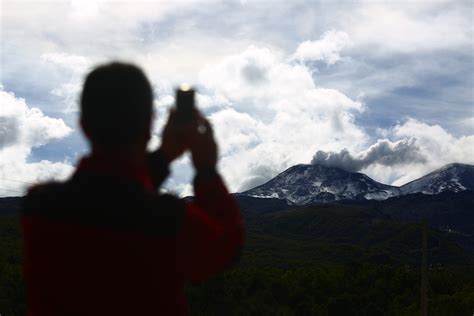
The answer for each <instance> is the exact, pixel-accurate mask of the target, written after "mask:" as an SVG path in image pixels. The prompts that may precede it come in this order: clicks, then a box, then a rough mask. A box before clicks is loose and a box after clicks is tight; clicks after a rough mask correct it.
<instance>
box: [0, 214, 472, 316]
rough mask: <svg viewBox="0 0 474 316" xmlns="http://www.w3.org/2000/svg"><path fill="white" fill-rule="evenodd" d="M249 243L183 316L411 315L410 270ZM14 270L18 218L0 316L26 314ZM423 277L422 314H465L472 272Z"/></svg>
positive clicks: (10, 235)
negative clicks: (325, 258) (424, 311)
mask: <svg viewBox="0 0 474 316" xmlns="http://www.w3.org/2000/svg"><path fill="white" fill-rule="evenodd" d="M257 236H259V235H258V234H257V235H255V234H250V235H249V236H248V243H247V246H246V249H245V250H244V252H243V257H242V258H241V261H240V263H239V264H238V265H237V266H235V267H233V268H231V269H229V270H228V271H227V272H225V273H224V274H222V275H220V276H218V277H216V278H214V279H212V280H209V281H208V282H205V283H202V284H199V285H193V286H188V287H187V289H186V293H187V297H188V301H189V310H190V315H258V316H263V315H397V316H398V315H419V310H420V307H419V302H420V283H421V282H420V278H421V276H420V267H419V266H418V265H417V264H403V263H388V264H385V263H373V262H372V263H370V262H369V263H364V261H362V263H361V261H358V262H355V261H353V262H346V263H341V262H330V261H325V262H323V261H320V260H315V259H314V257H313V256H312V255H311V254H310V253H311V252H314V251H321V250H324V249H325V248H326V247H322V246H321V247H319V248H318V247H316V244H314V243H308V244H305V243H304V242H302V241H296V240H288V239H276V238H275V237H272V236H260V237H257ZM330 248H331V247H330V246H329V245H328V246H327V251H330V250H331V249H330ZM332 250H333V251H334V249H332ZM319 255H320V254H319ZM319 255H317V256H316V257H319ZM21 271H22V254H21V235H20V229H19V224H18V219H17V218H16V217H0V313H1V315H2V316H9V315H24V314H25V312H26V301H25V288H24V283H23V281H22V277H21ZM428 275H429V287H428V298H429V315H449V316H451V315H456V316H457V315H459V316H462V315H466V316H471V315H472V314H473V312H474V266H472V265H441V264H435V265H433V266H431V268H430V269H429V271H428Z"/></svg>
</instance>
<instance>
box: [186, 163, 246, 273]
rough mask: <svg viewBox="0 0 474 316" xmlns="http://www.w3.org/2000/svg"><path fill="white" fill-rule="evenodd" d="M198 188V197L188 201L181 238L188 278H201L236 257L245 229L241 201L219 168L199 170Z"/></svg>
mask: <svg viewBox="0 0 474 316" xmlns="http://www.w3.org/2000/svg"><path fill="white" fill-rule="evenodd" d="M194 191H195V192H194V193H195V198H194V201H193V202H189V203H187V205H186V210H185V216H184V220H183V227H182V231H181V232H182V233H181V237H180V238H181V240H180V241H181V242H182V247H181V249H182V251H183V253H182V259H183V261H182V263H183V269H184V276H185V280H186V281H191V282H199V281H202V280H205V279H207V278H209V277H212V276H213V275H215V274H217V273H219V272H221V271H222V270H224V269H225V268H227V267H228V266H229V265H231V264H232V263H233V262H235V261H236V259H237V258H238V256H239V254H240V250H241V247H242V245H243V235H244V230H243V225H242V218H241V214H240V210H239V207H238V206H237V202H236V200H235V199H234V197H233V196H232V195H230V194H229V193H228V191H227V188H226V187H225V185H224V183H223V181H222V179H221V177H220V176H219V175H218V173H217V172H215V171H213V170H210V171H204V172H203V171H201V172H199V173H198V175H197V176H196V177H195V180H194Z"/></svg>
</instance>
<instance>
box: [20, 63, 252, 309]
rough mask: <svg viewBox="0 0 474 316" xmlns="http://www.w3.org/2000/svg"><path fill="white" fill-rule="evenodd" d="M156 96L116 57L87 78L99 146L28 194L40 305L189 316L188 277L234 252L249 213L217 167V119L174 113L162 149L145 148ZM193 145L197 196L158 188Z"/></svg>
mask: <svg viewBox="0 0 474 316" xmlns="http://www.w3.org/2000/svg"><path fill="white" fill-rule="evenodd" d="M152 101H153V96H152V90H151V87H150V84H149V82H148V80H147V79H146V77H145V75H144V74H143V73H142V71H141V70H140V69H138V68H136V67H135V66H132V65H128V64H122V63H111V64H107V65H104V66H101V67H98V68H97V69H95V70H94V71H92V72H91V73H90V74H89V75H88V76H87V79H86V81H85V84H84V89H83V92H82V96H81V117H80V123H81V126H82V129H83V131H84V134H85V135H86V137H87V139H88V140H89V142H90V144H91V149H92V150H91V154H90V155H89V156H87V157H84V158H83V159H82V160H81V161H80V163H79V165H78V167H77V170H76V172H75V173H74V174H73V176H72V177H71V178H70V179H69V180H68V181H66V182H64V183H48V184H43V185H40V186H36V187H34V188H32V189H31V190H30V191H29V193H28V195H27V197H26V199H25V205H24V212H23V216H22V226H23V237H24V239H23V240H24V247H25V264H24V272H25V280H26V285H27V296H28V310H29V314H30V315H48V316H50V315H129V316H132V315H183V314H186V313H187V309H186V303H185V297H184V293H183V287H184V285H185V284H186V282H195V281H201V280H205V279H207V278H209V277H211V276H213V275H215V274H217V273H219V272H220V271H222V270H223V269H225V268H226V267H227V266H229V265H230V264H231V263H232V262H233V261H234V260H235V258H236V256H237V253H238V251H239V248H240V247H241V245H242V235H243V229H242V224H241V215H240V211H239V209H238V207H237V205H236V202H235V200H234V199H233V198H232V196H231V195H229V194H228V192H227V189H226V187H225V185H224V184H223V182H222V180H221V178H220V176H219V174H218V173H217V171H216V169H215V167H216V162H217V148H216V143H215V141H214V138H213V134H212V129H211V126H210V125H209V123H208V122H207V121H206V120H205V119H204V118H203V117H202V116H201V115H200V114H199V113H197V112H196V115H195V119H194V121H193V122H192V123H190V124H188V125H186V126H182V125H179V124H176V122H175V114H174V112H173V111H171V112H170V117H169V120H168V123H167V124H166V126H165V128H164V130H163V133H162V144H161V147H160V149H158V150H157V151H156V152H153V153H147V152H146V145H147V143H148V140H149V138H150V127H151V123H152V116H153V107H152ZM198 126H200V128H198ZM202 126H204V127H205V128H204V129H203V128H202ZM198 130H199V131H198ZM203 130H205V131H203ZM186 150H190V151H191V154H192V161H193V165H194V168H195V170H196V176H195V178H194V192H195V198H194V202H188V203H186V202H183V201H182V200H179V199H178V198H176V197H174V196H172V195H163V194H158V193H157V189H158V188H159V187H160V185H161V183H162V182H163V180H164V179H165V178H166V177H167V175H168V174H169V171H168V165H169V163H170V162H171V161H173V160H174V159H176V158H177V157H179V156H180V155H181V154H183V153H184V152H185V151H186Z"/></svg>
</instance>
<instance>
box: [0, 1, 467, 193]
mask: <svg viewBox="0 0 474 316" xmlns="http://www.w3.org/2000/svg"><path fill="white" fill-rule="evenodd" d="M0 17H1V20H0V56H1V60H0V196H17V195H22V194H24V192H25V190H26V188H27V187H28V186H30V185H31V184H34V183H38V182H42V181H47V180H53V179H54V180H59V181H62V180H65V179H67V178H68V177H69V176H70V175H71V174H72V172H74V166H76V165H77V162H78V161H79V160H80V158H81V157H82V156H84V155H86V154H87V153H88V150H89V147H88V144H87V142H86V141H85V140H84V138H83V135H82V132H81V129H80V127H79V126H78V115H79V112H78V98H79V95H80V92H81V87H82V84H83V80H84V77H85V75H86V74H87V73H88V72H89V71H90V70H92V69H93V68H94V66H97V65H100V64H102V63H106V62H110V61H113V60H119V61H126V62H131V63H134V64H136V65H138V66H140V67H141V68H142V69H143V70H144V71H145V73H146V74H147V76H148V78H149V79H150V81H151V83H152V85H153V90H154V98H155V100H154V109H155V113H156V119H155V121H154V127H153V137H152V139H151V141H150V144H149V149H150V150H153V149H156V148H157V147H158V146H159V143H160V134H161V129H162V126H163V124H164V122H165V120H166V118H167V113H168V110H169V109H170V107H171V106H173V102H174V89H175V87H176V86H178V85H179V84H180V83H182V82H187V83H190V84H192V85H193V86H195V87H196V89H197V91H198V98H197V102H198V107H199V109H200V110H201V111H202V112H203V113H204V114H205V115H206V117H207V118H208V119H209V120H210V122H211V123H212V125H213V127H214V130H215V135H216V137H217V142H218V145H219V158H220V161H219V165H218V168H219V170H220V172H221V173H222V175H223V177H224V179H225V182H226V183H227V184H228V186H229V188H230V190H231V191H232V192H241V191H244V190H246V189H249V188H252V187H254V186H257V185H260V184H262V183H264V182H266V181H268V180H269V179H271V178H272V177H274V176H276V175H277V174H279V173H280V172H282V171H284V170H285V169H287V168H288V167H290V166H292V165H295V164H300V163H303V164H310V163H317V164H323V165H326V166H332V167H340V168H344V169H346V170H350V171H359V172H363V173H366V174H367V175H368V176H370V177H372V178H373V179H375V180H377V181H380V182H382V183H386V184H392V185H402V184H404V183H407V182H409V181H411V180H414V179H416V178H418V177H420V176H423V175H425V174H427V173H428V172H431V171H433V170H435V169H436V168H439V167H442V166H443V165H445V164H448V163H453V162H461V163H468V164H474V105H473V102H474V95H473V80H474V79H473V74H474V72H473V70H474V64H473V63H474V59H473V57H474V56H473V55H474V49H473V44H474V42H473V29H474V27H473V26H474V24H473V4H472V2H471V1H280V0H276V1H252V0H247V1H243V0H241V1H233V0H229V1H144V0H140V1H112V0H108V1H107V0H95V1H94V0H91V1H89V0H78V1H54V0H49V1H46V0H45V1H31V0H30V1H22V0H0ZM192 177H193V169H192V166H191V164H190V160H189V156H188V155H185V156H183V157H182V158H181V159H179V160H177V161H175V162H174V163H173V165H172V175H171V177H170V178H169V179H168V180H167V182H166V184H165V190H167V191H171V192H174V193H176V194H179V195H181V196H185V195H190V194H192V186H191V181H192Z"/></svg>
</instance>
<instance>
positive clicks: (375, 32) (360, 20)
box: [341, 1, 472, 54]
mask: <svg viewBox="0 0 474 316" xmlns="http://www.w3.org/2000/svg"><path fill="white" fill-rule="evenodd" d="M466 11H472V4H471V5H469V4H468V2H462V1H458V2H456V1H452V2H444V3H443V2H439V1H421V2H374V1H365V2H363V3H361V5H360V6H359V7H358V8H357V9H356V10H355V11H354V12H352V11H351V12H344V16H343V17H342V18H341V22H342V25H343V27H344V29H345V30H347V32H348V34H349V36H350V37H351V39H353V41H354V42H355V43H357V45H359V46H366V47H369V49H372V51H371V53H374V51H373V50H374V49H375V50H377V51H378V52H383V53H384V54H387V53H398V52H401V53H414V52H416V53H422V52H430V51H434V50H443V49H447V50H456V49H459V48H462V47H464V48H466V49H468V48H469V47H471V45H472V32H471V30H472V16H471V15H470V14H466Z"/></svg>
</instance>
